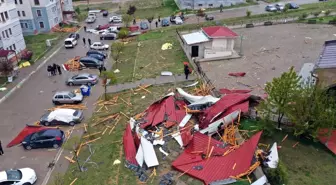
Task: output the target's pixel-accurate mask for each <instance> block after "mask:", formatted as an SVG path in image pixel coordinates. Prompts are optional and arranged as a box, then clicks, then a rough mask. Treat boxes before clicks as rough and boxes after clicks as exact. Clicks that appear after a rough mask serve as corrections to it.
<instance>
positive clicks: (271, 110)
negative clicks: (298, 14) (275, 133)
mask: <svg viewBox="0 0 336 185" xmlns="http://www.w3.org/2000/svg"><path fill="white" fill-rule="evenodd" d="M299 80H300V78H299V77H298V76H297V74H296V72H295V71H294V67H291V68H290V70H289V71H288V72H284V73H282V75H281V76H280V77H278V78H273V80H272V82H267V83H266V87H265V92H266V93H267V94H268V98H267V99H266V100H265V101H263V102H262V103H261V104H260V106H259V108H258V110H260V112H261V115H267V114H270V115H277V116H278V119H277V122H278V128H280V127H281V121H282V118H283V117H284V115H285V112H286V111H287V110H288V107H289V106H290V103H291V102H293V100H294V93H297V92H298V91H297V89H298V88H299Z"/></svg>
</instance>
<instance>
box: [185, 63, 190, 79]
mask: <svg viewBox="0 0 336 185" xmlns="http://www.w3.org/2000/svg"><path fill="white" fill-rule="evenodd" d="M184 74H185V76H186V80H188V76H189V74H190V69H189V66H188V64H184Z"/></svg>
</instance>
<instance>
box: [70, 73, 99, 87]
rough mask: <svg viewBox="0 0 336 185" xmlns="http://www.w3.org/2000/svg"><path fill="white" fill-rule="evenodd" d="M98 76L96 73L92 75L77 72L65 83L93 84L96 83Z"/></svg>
mask: <svg viewBox="0 0 336 185" xmlns="http://www.w3.org/2000/svg"><path fill="white" fill-rule="evenodd" d="M98 80H99V78H98V76H97V75H92V74H89V73H83V74H78V75H75V76H73V77H71V78H69V79H68V80H67V81H66V82H65V83H66V84H67V85H70V86H72V85H89V86H92V85H95V84H97V83H98Z"/></svg>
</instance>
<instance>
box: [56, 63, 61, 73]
mask: <svg viewBox="0 0 336 185" xmlns="http://www.w3.org/2000/svg"><path fill="white" fill-rule="evenodd" d="M57 71H58V74H59V75H62V70H61V66H60V65H58V64H57Z"/></svg>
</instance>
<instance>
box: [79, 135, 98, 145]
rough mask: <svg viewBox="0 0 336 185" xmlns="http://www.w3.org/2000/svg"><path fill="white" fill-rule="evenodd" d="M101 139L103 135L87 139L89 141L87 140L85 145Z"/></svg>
mask: <svg viewBox="0 0 336 185" xmlns="http://www.w3.org/2000/svg"><path fill="white" fill-rule="evenodd" d="M99 139H101V137H98V138H96V139H93V140H90V141H87V142H85V143H84V144H83V145H87V144H89V143H92V142H95V141H97V140H99Z"/></svg>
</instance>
